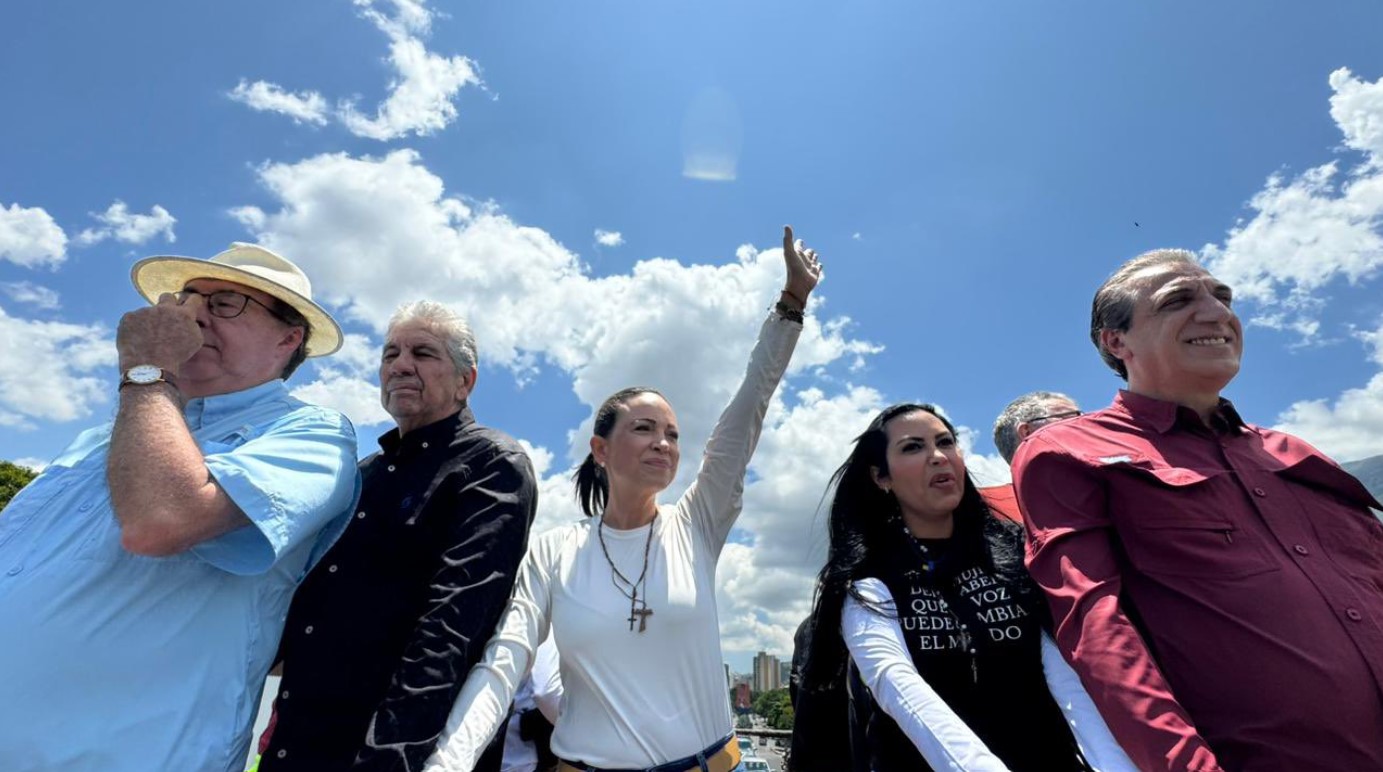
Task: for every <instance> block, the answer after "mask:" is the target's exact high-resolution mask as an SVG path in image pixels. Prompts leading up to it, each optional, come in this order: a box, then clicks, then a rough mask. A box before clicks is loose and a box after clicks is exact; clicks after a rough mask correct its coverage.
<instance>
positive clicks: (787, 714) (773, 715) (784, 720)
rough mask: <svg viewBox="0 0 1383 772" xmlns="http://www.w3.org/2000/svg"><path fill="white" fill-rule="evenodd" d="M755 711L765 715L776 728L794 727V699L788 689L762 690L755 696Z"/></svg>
mask: <svg viewBox="0 0 1383 772" xmlns="http://www.w3.org/2000/svg"><path fill="white" fill-rule="evenodd" d="M754 712H755V713H757V714H759V715H760V716H763V718H764V721H767V722H768V725H769V726H770V727H772V728H774V729H791V728H792V719H793V713H792V700H791V698H790V697H789V695H788V690H787V689H773V690H771V691H767V692H761V693H760V694H759V695H758V696H757V697H755V698H754Z"/></svg>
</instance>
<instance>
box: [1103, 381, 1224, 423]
mask: <svg viewBox="0 0 1383 772" xmlns="http://www.w3.org/2000/svg"><path fill="white" fill-rule="evenodd" d="M1114 407H1115V408H1116V409H1118V410H1121V411H1123V412H1124V413H1126V414H1127V415H1128V416H1129V417H1130V418H1132V419H1133V420H1135V421H1137V422H1138V423H1141V424H1146V425H1147V426H1151V427H1152V428H1153V429H1154V430H1156V431H1157V433H1158V434H1166V433H1167V432H1169V431H1171V430H1172V429H1173V428H1174V427H1176V425H1177V424H1178V423H1181V424H1182V425H1183V428H1191V427H1198V428H1200V429H1205V428H1206V426H1205V423H1204V422H1203V421H1201V419H1200V415H1199V414H1197V413H1196V411H1194V410H1192V409H1191V408H1189V407H1186V406H1184V405H1178V404H1177V403H1175V402H1168V401H1166V400H1161V399H1157V398H1155V397H1148V396H1144V395H1142V394H1135V393H1133V392H1131V391H1129V390H1128V389H1120V390H1119V395H1118V396H1116V397H1115V398H1114ZM1210 424H1211V425H1210V427H1209V428H1210V429H1212V430H1214V431H1218V432H1223V433H1226V434H1237V433H1238V432H1240V431H1243V430H1244V429H1245V428H1247V424H1245V423H1244V419H1243V418H1240V417H1239V411H1238V410H1235V409H1234V403H1232V402H1230V401H1229V400H1227V399H1225V398H1224V397H1221V398H1220V404H1219V405H1218V406H1216V408H1215V415H1214V416H1212V417H1211V419H1210Z"/></svg>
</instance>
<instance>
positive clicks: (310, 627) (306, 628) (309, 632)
mask: <svg viewBox="0 0 1383 772" xmlns="http://www.w3.org/2000/svg"><path fill="white" fill-rule="evenodd" d="M303 632H304V633H306V634H308V635H312V625H308V626H307V627H305V628H303Z"/></svg>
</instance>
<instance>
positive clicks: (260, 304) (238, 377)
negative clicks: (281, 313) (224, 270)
mask: <svg viewBox="0 0 1383 772" xmlns="http://www.w3.org/2000/svg"><path fill="white" fill-rule="evenodd" d="M183 289H184V290H191V291H193V292H197V293H199V294H201V295H210V294H212V293H214V292H220V291H222V290H231V291H233V292H238V293H240V294H242V295H245V296H248V297H249V298H251V299H252V300H254V301H255V302H253V303H246V305H245V310H244V311H242V312H241V313H240V315H239V316H236V317H234V318H231V319H226V318H224V317H220V316H215V315H213V314H212V313H211V312H210V311H209V310H208V308H207V304H206V302H205V298H203V300H202V301H201V302H199V303H198V304H197V326H198V327H200V328H201V331H202V347H201V348H200V349H198V350H197V353H195V354H193V355H192V358H191V359H189V360H187V361H186V362H184V363H183V364H182V367H180V368H178V387H179V388H180V389H182V392H183V393H184V394H186V395H187V396H189V397H206V396H211V395H214V394H229V393H231V392H236V391H241V390H244V389H248V388H250V387H252V386H258V385H259V384H261V383H266V382H268V381H270V380H273V379H275V378H277V377H279V375H280V373H281V372H282V371H283V366H284V365H285V364H286V363H287V362H288V358H289V357H290V356H292V354H293V351H294V350H295V349H297V347H298V344H299V343H300V342H301V341H302V328H300V327H289V326H288V325H286V324H284V323H283V320H281V319H279V318H278V317H276V316H274V314H273V312H271V311H269V309H270V308H273V307H274V304H275V301H274V298H273V297H272V296H270V295H269V294H268V293H265V292H260V291H259V290H257V289H254V288H253V287H246V286H245V285H243V284H236V283H235V282H229V281H220V280H218V279H193V280H192V281H189V282H187V284H185V285H184V286H183Z"/></svg>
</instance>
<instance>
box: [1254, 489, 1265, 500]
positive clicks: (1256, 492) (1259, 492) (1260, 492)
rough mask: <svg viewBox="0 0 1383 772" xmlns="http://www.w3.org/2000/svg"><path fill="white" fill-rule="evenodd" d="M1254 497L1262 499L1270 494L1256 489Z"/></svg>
mask: <svg viewBox="0 0 1383 772" xmlns="http://www.w3.org/2000/svg"><path fill="white" fill-rule="evenodd" d="M1253 495H1255V496H1258V497H1260V498H1261V497H1263V496H1266V495H1268V492H1267V491H1265V490H1263V489H1262V488H1254V489H1253Z"/></svg>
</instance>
